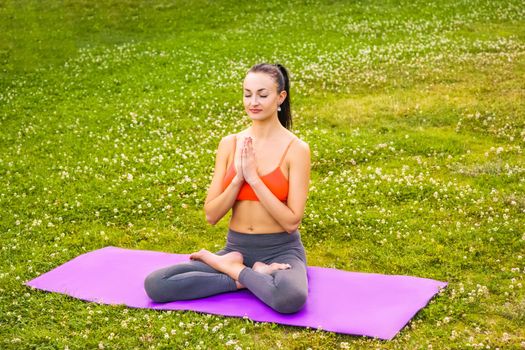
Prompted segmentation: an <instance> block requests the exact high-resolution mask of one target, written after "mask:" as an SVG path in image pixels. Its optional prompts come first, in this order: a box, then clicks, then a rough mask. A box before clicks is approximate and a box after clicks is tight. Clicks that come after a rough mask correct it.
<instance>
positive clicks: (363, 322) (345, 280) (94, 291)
mask: <svg viewBox="0 0 525 350" xmlns="http://www.w3.org/2000/svg"><path fill="white" fill-rule="evenodd" d="M189 256H190V254H172V253H164V252H158V251H151V250H137V249H124V248H119V247H112V246H108V247H105V248H101V249H98V250H94V251H91V252H88V253H85V254H82V255H79V256H77V257H76V258H74V259H72V260H70V261H68V262H66V263H64V264H62V265H60V266H58V267H56V268H55V269H53V270H51V271H49V272H47V273H44V274H42V275H40V276H39V277H36V278H35V279H33V280H31V281H28V282H26V285H28V286H31V287H34V288H38V289H42V290H45V291H50V292H58V293H63V294H67V295H70V296H72V297H75V298H78V299H82V300H87V301H94V302H98V303H102V304H125V305H127V306H130V307H135V308H149V309H159V310H161V309H162V310H193V311H198V312H205V313H210V314H218V315H225V316H237V317H243V316H247V317H248V318H250V319H252V320H253V321H262V322H274V323H280V324H286V325H292V326H302V327H310V328H314V329H322V330H326V331H333V332H338V333H345V334H353V335H365V336H369V337H377V338H380V339H387V340H389V339H392V338H393V337H394V336H395V335H396V334H397V333H398V332H399V331H400V330H401V329H402V328H403V327H404V326H405V325H406V324H407V323H408V321H410V319H411V318H412V317H413V316H414V315H415V314H416V313H417V312H418V311H419V310H420V309H421V308H423V307H425V306H426V305H427V304H428V302H429V300H430V299H431V298H432V297H433V296H434V295H435V294H436V293H437V292H439V289H440V288H444V287H445V286H446V285H447V283H446V282H440V281H435V280H432V279H427V278H420V277H412V276H403V275H382V274H375V273H362V272H350V271H342V270H337V269H332V268H323V267H317V266H308V270H307V274H308V299H307V302H306V304H305V306H304V307H303V308H302V309H301V310H300V311H298V312H296V313H293V314H281V313H279V312H277V311H275V310H273V309H272V308H270V307H269V306H267V305H266V304H264V303H263V302H262V301H261V300H259V299H258V298H257V297H256V296H255V295H254V294H252V292H250V291H249V290H248V289H241V290H238V291H234V292H227V293H222V294H217V295H213V296H209V297H206V298H201V299H193V300H185V301H173V302H169V303H156V302H153V301H151V299H150V298H149V297H148V296H147V294H146V292H145V290H144V279H145V278H146V276H147V275H148V274H149V273H150V272H152V271H154V270H156V269H159V268H162V267H165V266H169V265H173V264H176V263H179V262H183V261H190V259H189Z"/></svg>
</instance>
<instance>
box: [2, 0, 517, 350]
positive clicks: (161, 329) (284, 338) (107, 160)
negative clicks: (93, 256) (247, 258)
mask: <svg viewBox="0 0 525 350" xmlns="http://www.w3.org/2000/svg"><path fill="white" fill-rule="evenodd" d="M0 32H1V33H2V35H1V37H0V147H1V148H0V180H1V183H2V186H1V188H0V205H1V209H2V210H1V212H0V229H1V231H0V245H1V250H0V348H2V349H26V348H27V349H85V348H90V349H93V348H95V349H135V348H136V349H143V348H145V349H164V348H166V349H168V348H170V349H173V348H191V349H223V348H224V349H308V348H310V349H362V348H373V349H376V348H377V349H458V348H467V349H468V348H476V349H521V348H524V347H525V298H524V295H525V293H524V290H525V287H524V286H523V284H524V276H525V155H524V152H525V149H524V148H525V4H524V3H523V1H519V0H509V1H488V0H481V1H473V0H465V1H461V2H459V1H452V0H443V1H434V2H431V3H429V2H427V1H358V2H350V1H310V0H303V1H288V2H277V1H265V2H241V3H238V2H234V1H203V0H191V1H190V0H181V1H167V0H153V1H142V2H140V1H131V0H121V1H104V2H98V1H86V0H78V1H46V0H42V1H25V0H19V1H14V0H6V1H2V2H0ZM259 62H270V63H276V62H279V63H282V64H283V65H284V66H285V67H287V68H288V70H289V72H290V75H291V101H292V114H293V118H294V119H293V121H294V126H293V130H292V131H293V132H294V133H296V134H297V135H298V136H299V137H301V138H302V139H303V140H305V141H306V142H307V143H308V144H309V145H310V148H311V150H312V179H311V185H310V194H309V198H308V202H307V207H306V212H305V216H304V219H303V221H302V224H301V226H300V228H299V230H300V231H301V236H302V240H303V243H304V245H305V248H306V250H307V255H308V262H309V264H310V265H313V266H323V267H334V268H339V269H343V270H349V271H361V272H373V273H384V274H404V275H411V276H419V277H426V278H432V279H437V280H441V281H447V282H449V285H448V287H447V288H446V289H444V290H443V291H442V292H441V293H440V294H439V295H437V296H436V297H435V298H434V299H432V300H431V302H430V303H429V305H428V306H427V307H425V308H424V309H422V310H421V311H420V312H419V313H417V314H416V316H415V317H414V318H413V319H412V320H411V322H410V323H409V324H408V325H407V326H406V327H405V328H404V329H403V330H402V331H401V332H400V333H399V334H398V335H397V336H396V337H395V338H394V339H393V340H391V341H382V340H378V339H374V338H369V337H358V336H351V335H343V334H337V333H332V332H325V331H322V330H317V329H307V328H301V327H293V326H285V325H278V324H271V323H259V322H252V321H251V320H246V319H242V318H235V317H222V316H218V315H209V314H201V313H196V312H192V311H177V312H174V311H156V310H147V309H133V308H126V307H124V306H121V305H119V306H110V305H102V304H96V303H87V302H83V301H81V300H78V299H73V298H71V297H68V296H65V295H61V294H57V293H47V292H43V291H40V290H32V289H30V288H28V287H27V286H25V285H23V283H24V282H25V281H27V280H30V279H33V278H35V277H36V276H38V275H40V274H42V273H44V272H47V271H49V270H51V269H53V268H55V267H56V266H58V265H60V264H63V263H65V262H66V261H68V260H70V259H72V258H74V257H76V256H78V255H80V254H82V253H85V252H88V251H91V250H95V249H98V248H102V247H105V246H109V245H112V246H118V247H123V248H133V249H148V250H157V251H166V252H177V253H190V252H193V251H196V250H198V249H200V248H206V249H209V250H214V251H216V250H218V249H219V248H221V247H222V246H223V245H224V244H225V239H226V231H227V227H228V220H229V215H230V214H228V215H227V217H225V218H223V219H222V220H221V221H220V222H219V223H218V224H217V225H216V226H211V225H209V224H208V223H207V222H206V220H205V216H204V211H203V204H204V199H205V197H206V190H207V187H208V185H209V183H210V181H211V177H212V172H213V166H214V157H215V150H216V148H217V145H218V142H219V140H220V138H221V137H222V136H224V135H226V134H228V133H232V132H238V131H240V130H241V129H243V128H245V127H247V126H249V125H250V120H249V118H248V117H247V116H246V115H245V113H244V108H243V105H242V90H241V89H242V80H243V79H244V75H245V73H246V71H247V70H248V69H249V68H250V67H251V66H252V65H253V64H255V63H259Z"/></svg>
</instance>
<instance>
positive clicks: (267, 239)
mask: <svg viewBox="0 0 525 350" xmlns="http://www.w3.org/2000/svg"><path fill="white" fill-rule="evenodd" d="M233 251H238V252H240V253H241V254H242V255H243V257H244V265H246V267H245V268H244V269H243V270H241V272H240V274H239V282H240V283H242V284H243V285H244V286H245V287H246V288H247V289H249V290H250V291H251V292H252V293H253V294H255V296H257V297H258V298H259V299H260V300H262V301H263V302H264V303H265V304H266V305H268V306H270V307H271V308H272V309H274V310H276V311H278V312H281V313H293V312H297V311H299V310H300V309H301V308H302V306H303V305H304V304H305V303H306V298H307V296H308V279H307V274H306V271H307V266H308V265H307V262H306V253H305V249H304V246H303V244H302V242H301V236H300V233H299V231H298V230H295V231H294V232H292V233H288V232H286V231H285V232H279V233H263V234H245V233H241V232H237V231H233V230H232V229H228V238H227V242H226V246H225V247H224V248H223V249H221V250H219V251H217V252H215V254H217V255H224V254H227V253H229V252H233ZM256 261H261V262H263V263H265V264H271V263H272V262H278V263H285V264H290V266H291V268H288V269H285V270H275V271H273V273H272V274H271V275H269V274H265V273H260V272H257V271H254V270H252V266H253V264H254V263H255V262H256ZM144 288H145V290H146V293H147V294H148V296H149V297H150V298H151V299H152V300H153V301H156V302H161V303H163V302H169V301H174V300H188V299H197V298H203V297H207V296H210V295H214V294H219V293H225V292H233V291H236V290H237V286H236V284H235V280H234V279H233V278H231V277H230V276H228V275H226V274H225V273H222V272H220V271H218V270H215V269H214V268H212V267H211V266H209V265H207V264H206V263H204V262H202V261H199V260H188V261H187V262H182V263H178V264H175V265H172V266H168V267H164V268H161V269H159V270H155V271H153V272H151V273H150V274H149V275H148V276H147V277H146V279H145V280H144Z"/></svg>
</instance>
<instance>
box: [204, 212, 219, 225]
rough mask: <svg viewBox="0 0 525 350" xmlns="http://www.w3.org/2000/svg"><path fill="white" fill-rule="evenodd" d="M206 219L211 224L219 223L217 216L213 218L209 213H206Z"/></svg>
mask: <svg viewBox="0 0 525 350" xmlns="http://www.w3.org/2000/svg"><path fill="white" fill-rule="evenodd" d="M206 221H208V222H209V223H210V224H211V225H215V224H216V223H217V220H216V219H215V218H212V217H210V216H209V215H207V214H206Z"/></svg>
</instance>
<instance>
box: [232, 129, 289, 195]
mask: <svg viewBox="0 0 525 350" xmlns="http://www.w3.org/2000/svg"><path fill="white" fill-rule="evenodd" d="M235 140H236V141H235V142H234V146H233V147H234V148H233V161H232V163H231V164H230V167H229V168H228V170H227V171H226V175H225V176H224V179H223V181H222V190H223V191H224V190H225V189H226V187H228V185H229V184H230V183H231V182H232V180H233V178H234V177H235V175H236V174H237V172H236V171H235V165H234V163H235V149H236V148H237V147H236V146H237V135H235ZM294 141H295V138H293V139H292V141H290V143H289V144H288V146H286V150H285V151H284V153H283V156H282V157H281V160H280V161H279V164H278V165H277V168H275V169H274V170H273V171H272V172H270V173H268V174H266V175H263V176H261V180H262V182H263V183H264V184H265V185H266V186H267V187H268V189H269V190H270V191H271V192H272V193H273V194H274V195H275V196H276V197H277V198H278V199H279V200H280V201H281V202H284V201H286V199H287V198H288V180H286V178H285V177H284V175H283V172H282V171H281V163H282V162H283V160H284V156H285V155H286V152H288V148H290V145H291V144H292V142H294ZM237 200H238V201H242V200H249V201H258V200H259V198H257V195H256V194H255V192H254V191H253V189H252V187H251V186H250V185H249V184H248V183H247V182H246V181H245V182H244V183H243V185H242V186H241V189H240V190H239V193H238V194H237Z"/></svg>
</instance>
